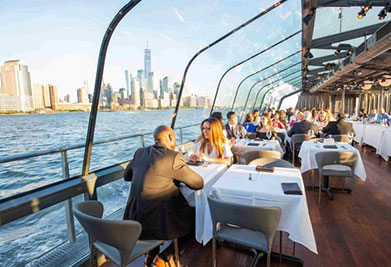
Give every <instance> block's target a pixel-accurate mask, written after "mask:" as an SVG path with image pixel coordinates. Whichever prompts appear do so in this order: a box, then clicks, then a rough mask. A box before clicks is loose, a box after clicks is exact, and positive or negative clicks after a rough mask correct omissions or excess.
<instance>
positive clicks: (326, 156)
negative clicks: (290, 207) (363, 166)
mask: <svg viewBox="0 0 391 267" xmlns="http://www.w3.org/2000/svg"><path fill="white" fill-rule="evenodd" d="M315 160H316V164H317V165H318V170H319V203H320V197H321V193H322V177H323V176H327V177H329V176H337V177H348V178H352V187H353V185H354V179H353V178H354V167H355V165H356V162H357V154H355V153H353V152H349V151H321V152H317V153H316V154H315ZM330 165H340V166H341V165H342V166H346V168H345V169H344V170H336V169H333V168H332V167H333V166H330ZM344 182H345V180H344ZM352 190H353V189H352Z"/></svg>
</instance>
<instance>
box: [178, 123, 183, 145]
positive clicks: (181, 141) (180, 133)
mask: <svg viewBox="0 0 391 267" xmlns="http://www.w3.org/2000/svg"><path fill="white" fill-rule="evenodd" d="M179 138H180V139H179V140H180V144H183V131H182V127H181V128H179Z"/></svg>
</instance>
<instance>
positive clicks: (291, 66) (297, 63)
mask: <svg viewBox="0 0 391 267" xmlns="http://www.w3.org/2000/svg"><path fill="white" fill-rule="evenodd" d="M299 64H301V60H300V61H299V62H296V63H294V64H292V65H290V66H288V67H286V68H284V69H282V70H279V71H278V72H276V73H273V74H272V75H270V76H267V77H265V79H270V78H272V77H274V76H276V75H279V74H280V73H282V72H284V71H287V70H289V69H291V68H293V67H295V66H297V65H299ZM290 75H291V74H289V75H288V76H285V77H284V78H286V77H289V76H290ZM284 78H282V79H284ZM265 79H262V80H259V81H257V82H256V83H254V84H253V85H252V86H251V88H250V90H249V91H248V94H247V98H246V103H245V104H244V109H246V108H247V103H248V99H249V97H250V94H251V91H252V90H253V88H254V87H255V86H256V85H257V84H259V83H261V82H263V81H264V80H265ZM278 80H280V79H278ZM278 80H277V81H278ZM274 82H275V81H273V82H272V83H274ZM268 85H270V83H269V84H268ZM254 106H255V103H254ZM253 109H254V107H253ZM241 119H242V116H240V120H241Z"/></svg>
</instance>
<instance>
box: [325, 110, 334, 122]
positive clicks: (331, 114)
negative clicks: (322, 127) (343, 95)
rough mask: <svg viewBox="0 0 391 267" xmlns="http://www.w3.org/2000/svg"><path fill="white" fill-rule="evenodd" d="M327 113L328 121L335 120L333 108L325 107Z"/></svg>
mask: <svg viewBox="0 0 391 267" xmlns="http://www.w3.org/2000/svg"><path fill="white" fill-rule="evenodd" d="M325 111H326V114H327V121H329V122H330V121H335V118H334V115H333V113H331V110H330V109H329V108H327V109H325Z"/></svg>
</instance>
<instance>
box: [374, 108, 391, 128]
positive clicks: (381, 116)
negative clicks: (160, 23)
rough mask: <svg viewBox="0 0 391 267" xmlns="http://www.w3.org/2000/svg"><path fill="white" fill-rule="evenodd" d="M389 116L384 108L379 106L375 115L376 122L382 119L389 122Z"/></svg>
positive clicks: (380, 121) (381, 121)
mask: <svg viewBox="0 0 391 267" xmlns="http://www.w3.org/2000/svg"><path fill="white" fill-rule="evenodd" d="M390 120H391V118H390V116H389V115H388V114H387V113H386V112H385V111H384V108H381V109H380V111H379V114H377V117H376V123H383V121H386V122H387V124H388V125H389V124H390Z"/></svg>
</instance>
